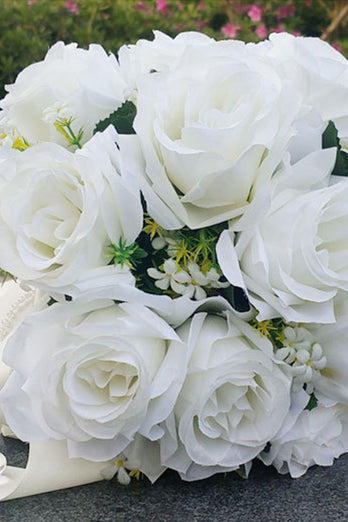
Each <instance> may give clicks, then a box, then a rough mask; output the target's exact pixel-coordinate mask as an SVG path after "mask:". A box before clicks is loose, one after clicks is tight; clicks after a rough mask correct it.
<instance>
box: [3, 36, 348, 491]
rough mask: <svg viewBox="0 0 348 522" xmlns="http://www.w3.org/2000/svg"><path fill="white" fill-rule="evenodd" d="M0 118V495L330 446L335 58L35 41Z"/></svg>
mask: <svg viewBox="0 0 348 522" xmlns="http://www.w3.org/2000/svg"><path fill="white" fill-rule="evenodd" d="M7 92H8V93H7V94H6V96H5V97H4V99H2V100H1V101H0V107H1V112H0V127H1V131H0V132H1V147H0V189H1V190H0V238H1V243H2V248H1V251H0V267H1V270H2V272H1V273H2V281H3V282H2V287H1V295H0V312H1V346H0V354H1V360H2V361H1V368H0V385H1V388H2V389H1V392H0V407H1V417H0V423H1V425H2V432H3V434H4V435H7V436H15V437H17V438H19V439H21V440H23V441H25V442H29V443H30V455H29V460H28V464H27V467H26V469H19V468H14V467H11V466H7V465H6V459H5V456H2V457H1V465H0V471H1V475H0V497H1V498H3V499H5V498H15V497H18V496H23V495H28V494H33V493H38V492H42V491H47V490H52V489H57V488H62V487H69V486H71V485H76V484H83V483H87V482H92V481H97V480H102V479H103V478H111V477H113V476H115V475H117V478H118V479H119V481H120V482H121V483H123V484H125V483H128V482H129V481H130V480H131V478H132V477H135V478H138V477H139V475H140V474H144V475H145V476H146V477H148V478H149V479H150V480H151V481H152V482H154V481H156V480H157V479H158V477H160V475H161V474H162V473H163V472H164V471H165V470H166V469H168V468H170V469H173V470H176V471H177V472H178V473H179V474H180V477H181V478H182V479H184V480H188V481H194V480H200V479H204V478H206V477H209V476H211V475H213V474H215V473H221V472H231V471H235V472H238V473H239V474H240V475H242V476H243V477H247V475H248V473H249V471H250V469H251V466H252V463H253V461H254V459H260V460H261V461H262V462H264V463H265V464H266V465H273V466H275V468H276V469H277V470H278V472H279V473H290V474H291V476H292V477H299V476H301V475H303V474H304V473H305V472H306V470H307V469H308V468H309V467H310V466H312V465H314V464H318V465H322V466H328V465H331V464H332V463H333V460H334V459H335V458H337V457H338V456H339V455H341V454H342V453H344V452H347V451H348V182H347V179H346V176H347V175H348V62H347V60H346V59H345V58H344V57H343V56H342V55H341V54H340V53H339V52H338V51H336V50H334V49H333V48H332V47H330V45H328V44H327V43H325V42H323V41H321V40H320V39H317V38H305V37H295V36H292V35H290V34H286V33H281V34H273V35H271V36H270V38H269V40H266V41H264V42H261V43H259V44H246V43H244V42H241V41H235V40H233V41H232V40H230V41H219V42H218V41H215V40H213V39H211V38H209V37H207V36H204V35H203V34H199V33H182V34H179V35H178V36H177V37H176V38H174V39H172V38H170V37H169V36H166V35H165V34H162V33H160V32H155V36H154V40H153V41H145V40H140V41H138V43H137V44H135V45H125V46H123V47H121V49H120V50H119V53H118V57H117V58H116V57H115V56H114V55H112V54H107V53H106V52H105V51H104V50H103V49H102V48H101V47H100V46H99V45H90V47H89V49H88V50H84V49H80V48H78V47H77V45H76V44H69V45H65V44H63V43H62V42H58V43H57V44H55V45H54V46H53V47H52V48H51V49H50V50H49V51H48V53H47V55H46V57H45V59H44V60H43V61H42V62H39V63H35V64H32V65H30V66H29V67H27V68H26V69H25V70H23V71H22V72H21V73H20V74H19V76H18V78H17V79H16V81H15V83H14V84H13V85H9V86H7Z"/></svg>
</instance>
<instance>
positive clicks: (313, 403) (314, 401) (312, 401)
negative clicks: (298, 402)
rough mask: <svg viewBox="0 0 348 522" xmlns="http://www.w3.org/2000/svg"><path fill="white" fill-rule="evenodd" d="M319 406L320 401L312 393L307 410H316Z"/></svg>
mask: <svg viewBox="0 0 348 522" xmlns="http://www.w3.org/2000/svg"><path fill="white" fill-rule="evenodd" d="M317 405H318V399H317V398H316V396H315V395H314V393H311V395H310V397H309V401H308V403H307V406H306V408H305V409H306V410H309V411H311V410H313V409H314V408H316V407H317Z"/></svg>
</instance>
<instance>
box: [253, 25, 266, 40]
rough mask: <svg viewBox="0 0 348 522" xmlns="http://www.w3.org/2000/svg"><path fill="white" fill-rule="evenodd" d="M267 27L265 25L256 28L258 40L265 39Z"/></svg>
mask: <svg viewBox="0 0 348 522" xmlns="http://www.w3.org/2000/svg"><path fill="white" fill-rule="evenodd" d="M267 33H268V31H267V27H266V26H265V25H259V27H256V29H255V34H256V35H257V36H258V37H259V38H266V36H267Z"/></svg>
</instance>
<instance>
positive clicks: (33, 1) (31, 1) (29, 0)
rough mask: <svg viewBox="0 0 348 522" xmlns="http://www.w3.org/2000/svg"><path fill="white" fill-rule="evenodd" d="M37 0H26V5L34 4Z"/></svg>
mask: <svg viewBox="0 0 348 522" xmlns="http://www.w3.org/2000/svg"><path fill="white" fill-rule="evenodd" d="M36 2H37V0H28V5H34V4H36Z"/></svg>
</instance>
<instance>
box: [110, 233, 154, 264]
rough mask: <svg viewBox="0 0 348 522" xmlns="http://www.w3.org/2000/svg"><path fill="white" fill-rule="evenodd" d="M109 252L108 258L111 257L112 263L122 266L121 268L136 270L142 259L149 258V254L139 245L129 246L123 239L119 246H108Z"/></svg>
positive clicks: (112, 244)
mask: <svg viewBox="0 0 348 522" xmlns="http://www.w3.org/2000/svg"><path fill="white" fill-rule="evenodd" d="M108 250H109V253H108V254H107V257H110V258H111V262H112V263H114V264H115V265H121V268H123V267H124V265H127V266H129V268H131V269H134V268H135V267H136V265H137V264H138V263H139V261H140V260H141V259H143V258H145V257H147V252H146V251H145V250H144V249H142V248H141V247H139V245H137V244H136V243H132V244H131V245H127V243H126V241H125V240H123V239H122V238H121V239H120V240H119V242H118V245H115V244H114V243H111V245H108Z"/></svg>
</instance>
